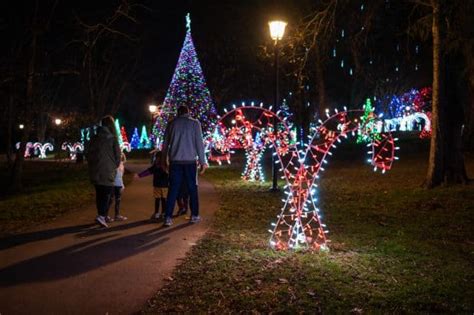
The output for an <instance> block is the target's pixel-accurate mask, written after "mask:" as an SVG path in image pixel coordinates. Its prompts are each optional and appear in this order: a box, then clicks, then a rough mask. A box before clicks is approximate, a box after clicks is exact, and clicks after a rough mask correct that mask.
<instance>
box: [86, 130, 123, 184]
mask: <svg viewBox="0 0 474 315" xmlns="http://www.w3.org/2000/svg"><path fill="white" fill-rule="evenodd" d="M86 158H87V164H88V165H89V177H90V180H91V182H92V184H94V185H104V186H114V182H115V174H116V172H117V167H118V166H119V165H120V147H119V144H118V142H117V140H116V139H115V138H114V136H113V135H112V133H111V132H110V131H109V129H108V128H107V127H99V129H98V130H97V134H96V135H95V136H93V137H92V139H91V141H90V143H89V145H88V146H87V150H86Z"/></svg>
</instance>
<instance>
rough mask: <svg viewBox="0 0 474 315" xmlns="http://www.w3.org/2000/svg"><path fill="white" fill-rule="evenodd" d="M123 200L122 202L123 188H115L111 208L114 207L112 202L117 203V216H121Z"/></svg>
mask: <svg viewBox="0 0 474 315" xmlns="http://www.w3.org/2000/svg"><path fill="white" fill-rule="evenodd" d="M112 199H113V200H112ZM121 200H122V186H114V187H113V191H112V196H111V197H110V202H109V208H110V206H111V205H112V201H115V216H118V215H120V201H121ZM107 212H108V211H107Z"/></svg>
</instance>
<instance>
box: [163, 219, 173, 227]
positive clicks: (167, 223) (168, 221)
mask: <svg viewBox="0 0 474 315" xmlns="http://www.w3.org/2000/svg"><path fill="white" fill-rule="evenodd" d="M172 224H173V221H172V220H171V218H165V223H163V226H171V225H172Z"/></svg>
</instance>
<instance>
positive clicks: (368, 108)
mask: <svg viewBox="0 0 474 315" xmlns="http://www.w3.org/2000/svg"><path fill="white" fill-rule="evenodd" d="M363 109H364V115H363V116H362V117H360V124H359V132H358V135H357V143H369V142H371V141H377V140H380V139H381V136H380V133H379V132H378V131H377V120H376V116H375V115H374V108H373V107H372V102H371V101H370V98H368V99H367V101H366V102H365V104H364V106H363Z"/></svg>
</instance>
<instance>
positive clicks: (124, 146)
mask: <svg viewBox="0 0 474 315" xmlns="http://www.w3.org/2000/svg"><path fill="white" fill-rule="evenodd" d="M120 149H121V150H122V151H125V152H130V151H132V146H131V145H130V143H128V142H127V141H124V142H122V145H121V146H120Z"/></svg>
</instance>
